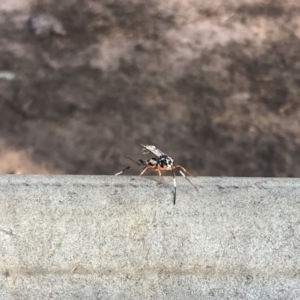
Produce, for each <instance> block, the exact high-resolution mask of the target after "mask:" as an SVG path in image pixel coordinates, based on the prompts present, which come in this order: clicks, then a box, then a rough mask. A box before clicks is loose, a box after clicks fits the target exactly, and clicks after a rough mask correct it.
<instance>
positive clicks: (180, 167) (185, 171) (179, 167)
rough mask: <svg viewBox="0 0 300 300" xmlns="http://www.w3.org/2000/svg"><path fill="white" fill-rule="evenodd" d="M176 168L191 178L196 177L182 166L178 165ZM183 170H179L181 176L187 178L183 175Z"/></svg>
mask: <svg viewBox="0 0 300 300" xmlns="http://www.w3.org/2000/svg"><path fill="white" fill-rule="evenodd" d="M175 167H176V169H181V170H182V171H183V172H184V173H187V174H188V175H189V176H192V177H194V176H193V175H192V174H191V173H190V172H188V171H187V170H186V169H185V168H184V167H182V166H180V165H177V166H175ZM181 170H179V172H180V174H181V175H182V176H183V177H186V176H185V175H184V174H183V173H182V171H181Z"/></svg>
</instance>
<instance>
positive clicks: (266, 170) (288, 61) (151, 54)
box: [0, 0, 300, 177]
mask: <svg viewBox="0 0 300 300" xmlns="http://www.w3.org/2000/svg"><path fill="white" fill-rule="evenodd" d="M0 37H1V38H0V173H2V174H4V173H15V174H24V173H53V174H114V173H116V172H118V171H120V170H121V169H123V168H124V167H126V166H127V165H128V160H126V158H124V157H123V156H122V155H123V154H126V155H128V156H130V157H132V158H133V159H139V158H146V157H145V156H143V155H142V153H141V147H140V146H139V144H140V143H144V144H154V145H156V146H157V147H158V148H159V149H161V150H162V151H164V152H166V153H167V154H169V155H170V156H171V157H172V158H173V159H174V160H175V163H178V164H181V165H183V166H184V167H186V168H187V169H188V170H189V171H190V172H191V173H193V174H194V175H198V176H284V177H287V176H289V177H296V176H300V155H299V154H300V134H299V129H300V98H299V92H300V3H299V1H297V0H272V1H269V0H264V1H257V0H227V1H222V0H202V1H201V0H169V1H161V0H148V1H144V0H59V1H57V0H39V1H34V0H19V1H12V0H2V1H1V2H0ZM139 171H140V169H139V168H138V167H137V168H136V169H133V170H131V169H130V170H129V171H128V174H138V172H139ZM148 175H152V174H151V173H150V172H149V173H148ZM153 175H154V174H153Z"/></svg>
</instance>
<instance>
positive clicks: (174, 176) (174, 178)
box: [172, 169, 176, 205]
mask: <svg viewBox="0 0 300 300" xmlns="http://www.w3.org/2000/svg"><path fill="white" fill-rule="evenodd" d="M172 173H173V182H174V200H173V201H174V205H175V203H176V175H175V171H174V169H172Z"/></svg>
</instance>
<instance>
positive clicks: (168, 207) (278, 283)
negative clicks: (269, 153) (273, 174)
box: [0, 175, 300, 300]
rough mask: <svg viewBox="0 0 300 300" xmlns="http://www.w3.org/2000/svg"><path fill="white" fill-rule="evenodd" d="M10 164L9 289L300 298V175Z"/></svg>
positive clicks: (4, 246) (6, 194)
mask: <svg viewBox="0 0 300 300" xmlns="http://www.w3.org/2000/svg"><path fill="white" fill-rule="evenodd" d="M192 181H193V183H194V184H195V185H196V186H197V188H198V191H196V190H195V189H194V188H193V187H191V185H190V184H189V183H188V182H187V181H185V180H184V178H178V182H177V183H178V195H177V204H176V205H175V206H174V205H173V202H172V201H173V183H172V178H171V177H167V178H166V179H165V181H164V184H162V185H158V184H157V182H156V181H155V177H145V178H142V179H141V180H138V181H134V180H132V177H128V176H119V177H114V176H16V175H4V176H0V299H1V300H2V299H300V278H299V273H300V254H299V249H300V247H299V246H300V213H299V212H300V180H299V179H257V178H251V179H250V178H244V179H243V178H193V179H192Z"/></svg>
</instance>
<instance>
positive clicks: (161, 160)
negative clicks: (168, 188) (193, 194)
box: [115, 144, 196, 204]
mask: <svg viewBox="0 0 300 300" xmlns="http://www.w3.org/2000/svg"><path fill="white" fill-rule="evenodd" d="M141 146H142V147H143V154H148V153H150V152H151V153H152V154H154V155H155V157H152V158H149V159H146V160H143V159H140V160H138V161H135V160H133V159H131V158H130V157H128V156H126V155H124V156H125V157H126V158H128V159H130V160H131V161H133V162H134V163H136V164H137V165H138V166H140V167H141V168H142V169H143V171H142V172H141V173H140V174H139V175H138V176H137V178H139V177H141V176H142V175H143V174H144V173H145V172H146V171H147V170H153V171H156V172H158V175H159V179H160V182H161V180H162V177H161V171H172V174H173V182H174V204H175V203H176V189H177V187H176V174H175V170H176V169H179V173H180V174H181V175H182V176H183V177H184V178H186V179H187V180H188V181H189V182H190V183H191V184H192V185H193V183H192V182H191V181H190V180H189V179H188V178H187V177H186V175H185V173H186V174H187V175H189V176H192V177H193V175H192V174H191V173H189V172H188V171H187V170H186V169H185V168H184V167H182V166H180V165H174V160H173V159H172V158H171V157H170V156H168V155H167V154H165V153H164V152H162V151H161V150H159V149H158V148H156V147H155V146H153V145H143V144H141ZM129 168H130V166H128V167H126V168H125V169H124V170H122V171H121V172H119V173H116V174H115V175H116V176H118V175H120V174H122V173H123V172H124V171H126V170H128V169H129ZM193 186H194V185H193ZM194 187H195V186H194ZM195 188H196V187H195Z"/></svg>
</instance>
